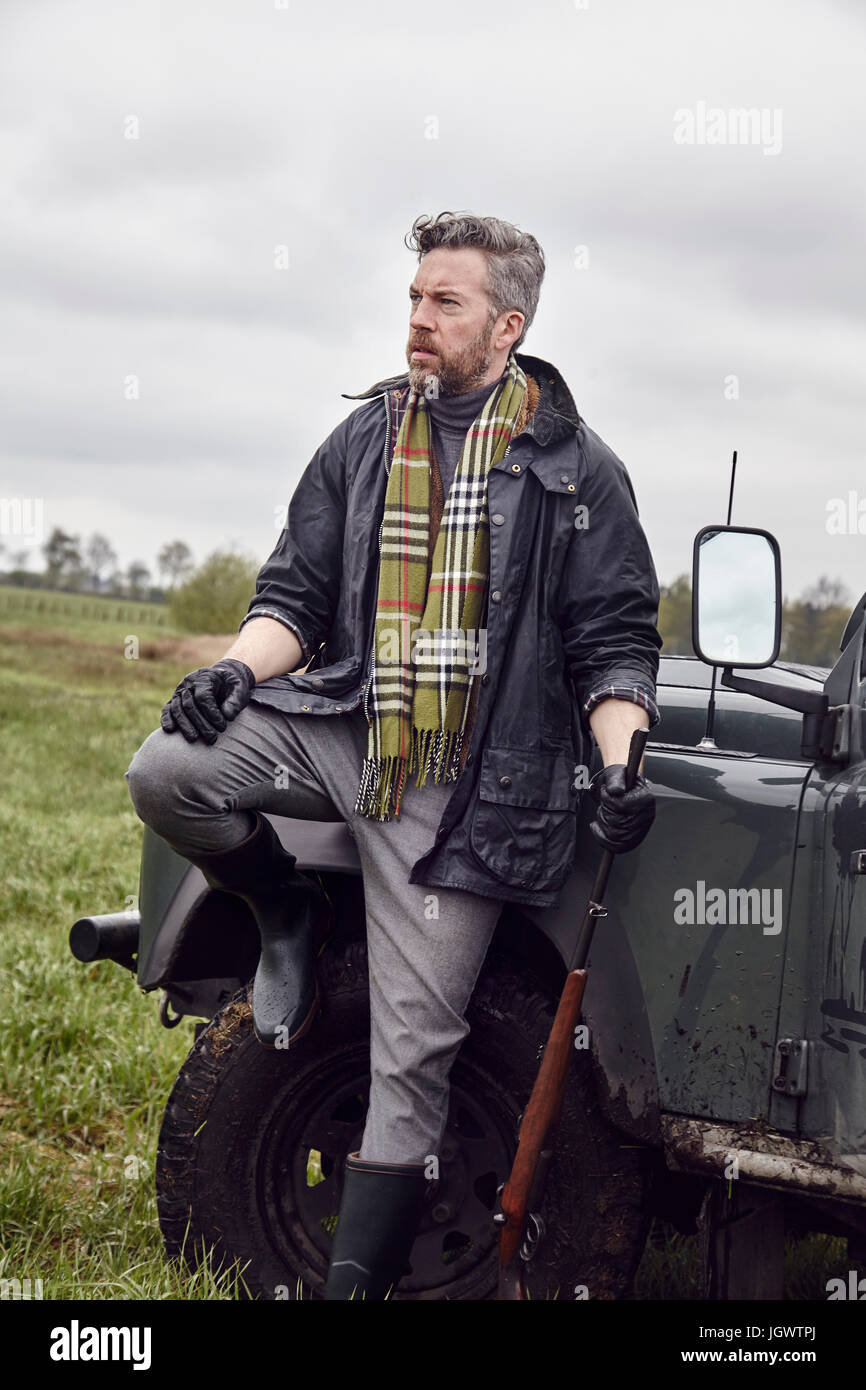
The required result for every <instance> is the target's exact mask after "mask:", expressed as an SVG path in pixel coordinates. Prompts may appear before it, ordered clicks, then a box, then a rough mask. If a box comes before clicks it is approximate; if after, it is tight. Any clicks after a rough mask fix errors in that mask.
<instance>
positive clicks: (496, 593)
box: [490, 589, 502, 603]
mask: <svg viewBox="0 0 866 1390" xmlns="http://www.w3.org/2000/svg"><path fill="white" fill-rule="evenodd" d="M490 597H491V599H492V600H493V602H494V603H498V602H499V600H500V599H501V598H502V595H501V593H500V592H499V590H498V589H494V590H493V593H492V594H491V595H490Z"/></svg>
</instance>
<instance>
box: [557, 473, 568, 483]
mask: <svg viewBox="0 0 866 1390" xmlns="http://www.w3.org/2000/svg"><path fill="white" fill-rule="evenodd" d="M559 481H560V482H561V483H567V482H568V474H567V473H563V475H562V477H561V478H560V480H559Z"/></svg>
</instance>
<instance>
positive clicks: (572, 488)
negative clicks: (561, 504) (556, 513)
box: [568, 483, 574, 492]
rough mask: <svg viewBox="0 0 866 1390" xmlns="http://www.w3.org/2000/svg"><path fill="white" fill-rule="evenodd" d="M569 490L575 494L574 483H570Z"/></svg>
mask: <svg viewBox="0 0 866 1390" xmlns="http://www.w3.org/2000/svg"><path fill="white" fill-rule="evenodd" d="M568 490H569V492H574V483H569V485H568Z"/></svg>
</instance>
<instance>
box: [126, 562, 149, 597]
mask: <svg viewBox="0 0 866 1390" xmlns="http://www.w3.org/2000/svg"><path fill="white" fill-rule="evenodd" d="M149 582H150V570H149V569H148V568H147V565H145V564H144V563H143V562H142V561H141V560H133V561H132V564H131V565H128V566H127V569H126V587H127V592H128V594H129V597H130V598H138V599H142V598H146V597H147V586H148V584H149Z"/></svg>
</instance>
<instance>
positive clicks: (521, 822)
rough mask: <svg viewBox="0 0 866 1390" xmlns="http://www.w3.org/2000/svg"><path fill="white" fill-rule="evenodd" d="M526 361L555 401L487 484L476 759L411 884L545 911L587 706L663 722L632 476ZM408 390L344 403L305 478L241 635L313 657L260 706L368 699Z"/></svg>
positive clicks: (560, 863)
mask: <svg viewBox="0 0 866 1390" xmlns="http://www.w3.org/2000/svg"><path fill="white" fill-rule="evenodd" d="M517 361H518V363H519V364H520V366H521V367H522V368H523V370H524V372H527V373H529V374H531V375H532V376H533V377H535V379H536V381H537V382H538V385H539V387H540V388H541V396H540V399H539V402H538V405H537V406H536V409H535V412H534V414H533V415H532V417H531V419H530V421H529V424H528V425H527V427H526V429H525V430H524V431H523V432H522V433H521V434H520V435H519V436H518V437H517V438H515V439H513V440H512V442H511V445H510V447H509V449H508V452H507V453H506V455H505V457H504V458H503V459H501V460H500V461H499V463H497V464H496V465H495V466H494V467H493V468H492V469H491V470H490V473H489V475H488V511H489V515H490V580H489V585H488V604H487V614H486V621H485V626H486V629H487V652H486V661H487V669H486V672H485V674H484V675H483V676H482V677H481V682H482V683H481V688H480V691H479V700H478V709H477V712H476V717H475V725H474V729H473V732H472V739H471V746H470V750H469V756H468V758H467V762H466V767H465V770H464V772H463V774H462V776H461V777H460V778H459V779H458V781H457V782H456V783H455V788H454V794H453V796H452V797H451V798H450V800H449V802H448V805H447V807H446V810H445V813H444V815H443V818H442V821H441V824H440V827H439V830H438V832H437V835H436V839H435V841H434V843H433V844H432V845H431V847H430V849H429V850H428V851H427V853H425V854H424V855H422V857H421V858H420V859H418V860H417V862H416V863H415V865H414V867H413V869H412V872H411V874H410V876H409V878H410V882H412V883H421V884H424V885H430V886H431V887H436V886H440V887H447V888H461V889H467V890H469V891H470V892H474V893H481V894H483V895H485V896H487V897H492V898H501V899H507V900H510V901H513V902H522V903H531V904H535V905H536V906H539V907H545V906H550V905H552V904H554V903H555V902H556V901H557V899H558V896H559V890H560V889H561V887H562V885H563V883H564V882H565V880H566V878H567V877H568V875H569V873H570V871H571V869H572V866H573V863H574V855H575V847H576V846H575V841H576V830H577V808H578V804H579V800H580V794H581V793H580V791H579V790H576V789H575V788H574V786H573V783H574V782H575V780H576V779H575V769H576V767H577V766H579V765H583V766H588V765H589V763H590V755H591V751H592V749H593V748H594V741H593V740H592V735H591V732H590V729H589V724H588V721H587V713H588V710H589V709H590V708H591V707H592V706H593V705H594V704H596V703H598V702H599V700H601V699H604V698H605V696H606V695H609V694H610V693H612V692H615V693H616V694H617V695H618V696H623V697H625V698H632V699H635V700H636V701H638V702H639V703H640V704H642V705H643V706H644V707H645V708H647V709H648V710H649V713H650V723H651V724H654V723H655V722H656V721H657V719H658V712H657V709H656V707H655V703H654V696H655V680H656V675H657V672H658V651H659V648H660V646H661V637H660V636H659V633H658V629H657V627H656V619H657V614H658V602H659V590H658V583H657V580H656V574H655V569H654V567H653V562H652V557H651V555H650V551H649V546H648V544H647V540H646V537H645V535H644V532H643V528H642V526H641V524H640V521H639V519H638V512H637V506H636V503H635V498H634V492H633V490H632V486H631V482H630V480H629V477H628V474H627V473H626V470H625V468H624V466H623V464H622V463H621V462H620V461H619V459H618V458H617V457H616V455H615V454H613V453H612V452H611V450H610V449H608V447H607V445H606V444H604V443H603V441H602V440H601V439H600V438H599V437H598V435H597V434H595V433H594V432H593V431H592V430H591V429H590V428H589V426H588V425H587V424H586V423H585V421H583V420H582V419H581V418H580V417H579V415H578V413H577V409H576V407H575V404H574V401H573V399H572V396H571V393H570V391H569V389H568V387H567V386H566V384H565V382H564V381H563V379H562V377H561V376H560V375H559V373H558V372H557V370H556V368H555V367H552V366H551V365H550V363H548V362H544V361H542V360H541V359H539V358H537V357H530V356H526V355H525V354H520V353H518V354H517ZM407 383H408V372H405V373H403V374H402V375H400V376H396V377H390V378H388V379H387V380H385V381H381V382H377V384H376V385H375V386H372V387H371V388H370V389H369V390H368V391H365V392H363V393H361V394H360V395H358V396H348V395H347V393H344V395H345V396H346V398H347V399H350V400H364V401H365V402H366V403H365V404H363V405H361V406H359V407H358V408H357V409H355V410H354V411H353V412H352V413H351V414H350V415H349V416H347V417H346V419H344V420H343V421H341V423H340V424H339V425H337V427H336V429H335V430H334V431H333V432H332V433H331V434H330V435H329V436H328V438H327V439H326V440H325V442H324V443H323V444H322V445H321V446H320V447H319V448H318V449H317V450H316V453H315V454H314V455H313V458H312V459H311V461H310V463H309V465H308V466H307V468H306V469H305V471H304V473H303V475H302V477H301V480H300V482H299V483H298V486H297V488H296V490H295V492H294V495H293V497H292V500H291V502H290V504H289V508H288V516H287V520H286V526H285V528H284V530H283V533H282V535H281V537H280V539H279V541H278V543H277V545H276V548H275V549H274V551H273V554H272V555H271V556H270V558H269V559H268V560H267V561H266V562H265V564H264V565H263V566H262V569H261V571H260V573H259V576H258V580H257V584H256V595H255V597H254V598H253V599H252V600H251V602H250V607H249V611H248V613H247V615H246V617H245V618H244V620H243V622H244V623H245V622H248V621H249V620H250V618H252V617H262V616H265V617H274V618H278V619H279V620H280V621H282V622H284V623H285V624H286V625H287V626H288V627H290V628H291V629H292V631H294V632H295V633H296V635H297V637H298V640H299V641H300V643H301V648H302V651H303V654H304V658H305V660H308V659H309V658H310V657H312V656H313V655H314V654H315V655H316V661H315V662H314V663H313V666H312V668H311V669H309V670H308V671H307V672H305V673H304V674H298V673H295V674H293V675H285V676H277V677H273V678H272V679H270V680H266V681H262V682H261V683H260V684H259V685H257V686H256V691H255V695H254V699H256V700H259V701H262V702H263V703H265V704H268V705H271V706H274V707H276V708H277V709H282V710H288V711H292V712H295V713H308V714H310V715H311V716H313V715H317V714H318V715H323V714H333V713H338V712H342V711H345V710H348V709H351V708H353V707H355V706H357V705H358V704H359V703H360V702H361V700H362V699H363V698H364V691H365V689H366V686H367V682H368V679H369V669H370V662H371V660H372V655H373V651H372V636H373V615H374V612H375V605H376V592H377V584H378V566H379V528H380V523H381V519H382V513H383V509H384V501H385V488H386V484H387V470H388V469H389V468H390V463H391V452H392V449H393V442H394V440H393V430H392V425H393V413H394V408H395V403H396V399H397V397H398V395H399V392H400V391H401V390H402V389H404V388H405V387H406V385H407ZM578 508H585V509H586V510H585V511H578V510H577V509H578ZM241 626H243V623H242V624H241ZM323 643H324V646H322V644H323ZM320 647H321V651H319V650H318V649H319V648H320ZM358 773H359V780H360V769H359V770H358Z"/></svg>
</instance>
